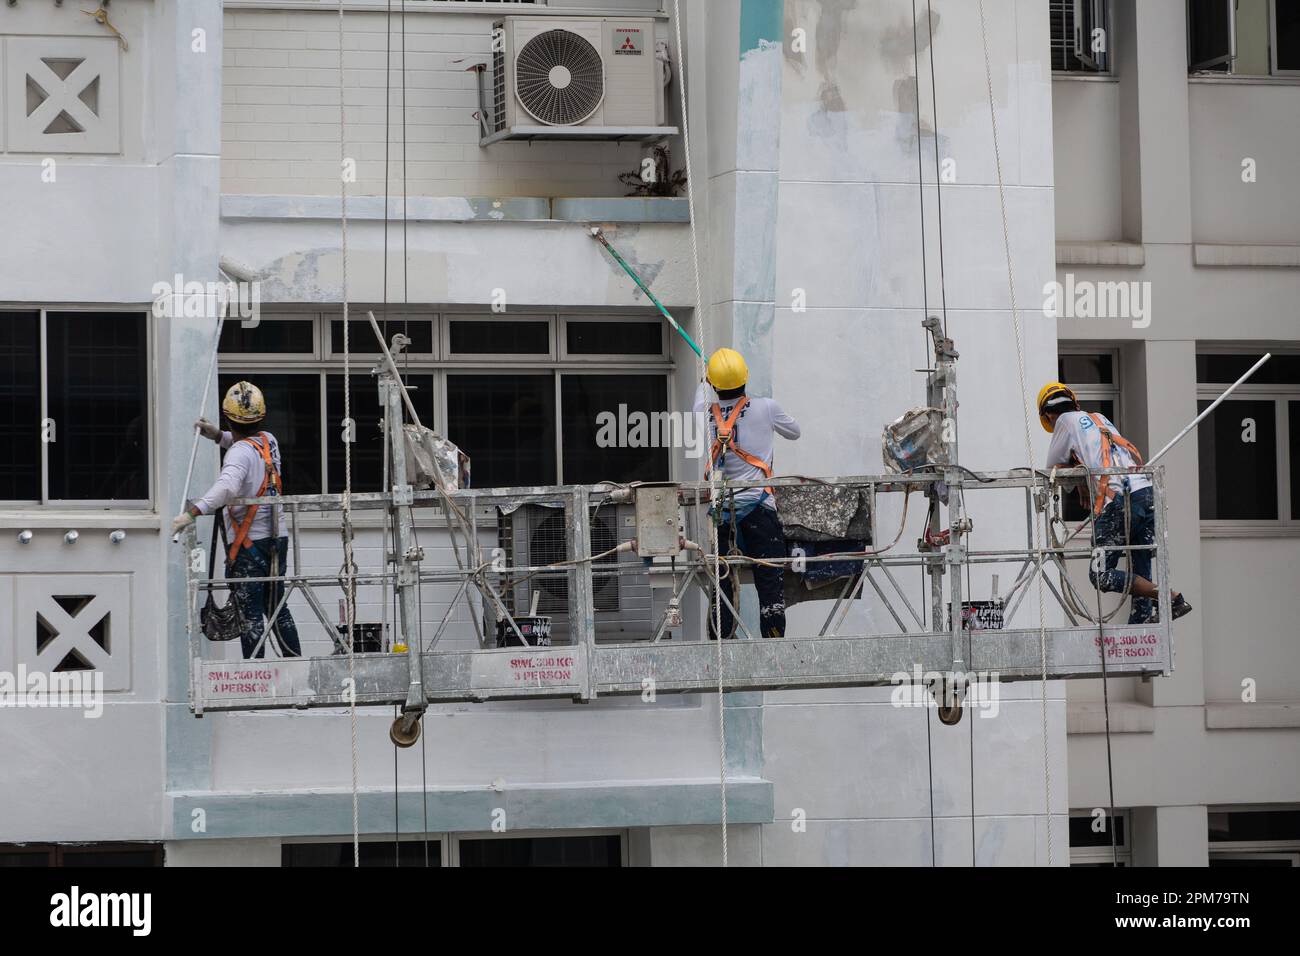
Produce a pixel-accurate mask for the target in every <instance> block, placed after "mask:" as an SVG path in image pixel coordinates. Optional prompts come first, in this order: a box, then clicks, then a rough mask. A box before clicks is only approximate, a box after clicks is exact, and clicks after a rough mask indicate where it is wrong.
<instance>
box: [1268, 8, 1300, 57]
mask: <svg viewBox="0 0 1300 956" xmlns="http://www.w3.org/2000/svg"><path fill="white" fill-rule="evenodd" d="M1273 16H1274V17H1275V18H1276V19H1275V22H1276V23H1277V68H1278V69H1279V70H1300V4H1297V3H1296V2H1295V0H1276V2H1275V3H1274V4H1273Z"/></svg>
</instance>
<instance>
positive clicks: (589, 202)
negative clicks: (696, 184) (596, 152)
mask: <svg viewBox="0 0 1300 956" xmlns="http://www.w3.org/2000/svg"><path fill="white" fill-rule="evenodd" d="M551 218H552V219H560V220H563V221H565V222H690V221H691V210H690V205H689V203H687V201H686V200H685V199H670V198H668V197H666V196H665V197H653V198H652V197H640V196H622V197H613V198H609V199H552V200H551Z"/></svg>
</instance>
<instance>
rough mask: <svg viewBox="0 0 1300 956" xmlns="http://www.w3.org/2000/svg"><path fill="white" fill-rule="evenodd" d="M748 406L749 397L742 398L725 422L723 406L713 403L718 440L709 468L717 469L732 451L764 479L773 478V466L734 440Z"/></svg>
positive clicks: (767, 490)
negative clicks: (720, 461) (723, 458)
mask: <svg viewBox="0 0 1300 956" xmlns="http://www.w3.org/2000/svg"><path fill="white" fill-rule="evenodd" d="M748 404H749V396H748V395H743V396H741V399H740V401H738V402H737V403H736V407H735V408H733V409H732V410H731V414H730V415H729V416H727V420H726V421H723V420H722V406H721V405H720V404H719V403H718V402H714V403H713V423H714V425H715V426H716V428H717V438H716V439H714V442H713V448H712V449H711V450H710V452H709V467H710V468H716V467H717V465H718V459H719V458H721V457H722V456H723V455H724V454H726V453H727V452H728V451H731V452H733V453H735V454H736V455H738V456H739V457H740V459H741V460H742V461H744V462H746V463H748V464H750V465H753V466H754V467H755V468H757V469H758V470H759V471H761V472H762V473H763V477H764V478H771V477H772V466H771V465H769V464H768V463H767V462H765V461H763V459H761V458H758V457H756V456H755V455H751V454H750V453H749V452H747V451H745V449H743V448H741V447H740V446H739V445H737V444H736V443H735V440H734V439H735V434H736V421H737V419H739V418H740V414H741V412H743V411H744V410H745V406H747V405H748ZM763 490H764V491H765V492H767V493H768V494H769V495H770V494H772V489H771V488H764V489H763Z"/></svg>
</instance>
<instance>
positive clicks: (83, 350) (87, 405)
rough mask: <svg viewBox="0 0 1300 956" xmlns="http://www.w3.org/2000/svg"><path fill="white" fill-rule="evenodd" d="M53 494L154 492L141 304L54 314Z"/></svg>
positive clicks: (50, 336) (49, 339)
mask: <svg viewBox="0 0 1300 956" xmlns="http://www.w3.org/2000/svg"><path fill="white" fill-rule="evenodd" d="M45 334H46V349H47V356H46V365H47V369H48V372H47V374H48V388H49V415H50V417H51V418H53V419H54V425H55V428H56V429H57V431H56V440H55V441H53V442H51V443H50V446H49V456H50V457H49V461H50V476H49V482H50V498H52V499H55V500H96V501H108V500H128V501H129V500H136V501H140V500H144V499H147V498H148V497H149V418H148V407H147V404H146V402H147V394H148V390H147V383H148V356H147V355H146V348H147V344H146V343H147V338H146V326H145V316H144V315H142V314H140V313H134V312H50V313H48V314H47V315H46V333H45Z"/></svg>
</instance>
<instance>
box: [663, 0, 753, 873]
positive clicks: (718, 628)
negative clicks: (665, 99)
mask: <svg viewBox="0 0 1300 956" xmlns="http://www.w3.org/2000/svg"><path fill="white" fill-rule="evenodd" d="M673 31H674V34H675V40H676V43H677V61H678V62H677V66H678V70H677V90H678V94H679V99H680V103H681V113H682V145H683V148H684V149H685V150H686V162H685V166H686V205H687V209H688V210H689V213H690V219H691V228H690V239H691V265H692V267H693V269H694V277H695V335H696V338H697V339H698V340H699V343H700V353H699V355H698V356H697V358H696V366H697V368H698V369H699V372H700V380H701V381H704V376H705V358H704V355H705V352H707V350H708V346H707V333H706V327H707V323H706V321H705V318H706V317H705V309H704V293H703V282H702V281H701V279H700V250H699V241H698V238H697V236H696V222H697V219H696V215H695V185H694V184H695V174H694V171H693V169H692V166H691V132H690V121H689V119H688V117H687V110H686V50H685V47H684V46H683V44H682V12H681V4H680V2H679V0H673ZM707 474H708V480H709V503H710V504H709V514H710V520H709V522H708V524H709V553H710V554H712V555H713V607H712V610H711V613H712V615H713V636H714V638H715V642H716V645H717V646H716V657H715V661H714V665H715V667H716V668H717V677H718V790H719V795H720V799H721V812H722V865H723V867H724V868H725V867H727V866H728V865H729V863H730V858H729V848H728V845H727V720H726V704H725V696H724V680H723V673H722V663H723V662H722V601H721V600H720V595H721V592H722V582H721V578H720V574H721V567H720V565H721V560H720V559H721V556H720V555H719V554H718V525H717V523H716V522H715V521H714V520H713V516H714V515H716V514H717V513H718V512H717V509H718V508H719V507H721V505H722V491H723V489H722V488H721V487H720V486H719V482H718V469H716V468H715V467H714V465H713V462H712V461H710V462H709V465H708V469H707ZM735 593H737V594H739V592H738V591H737V592H735ZM705 632H706V634H707V632H708V627H707V626H706V627H705Z"/></svg>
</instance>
